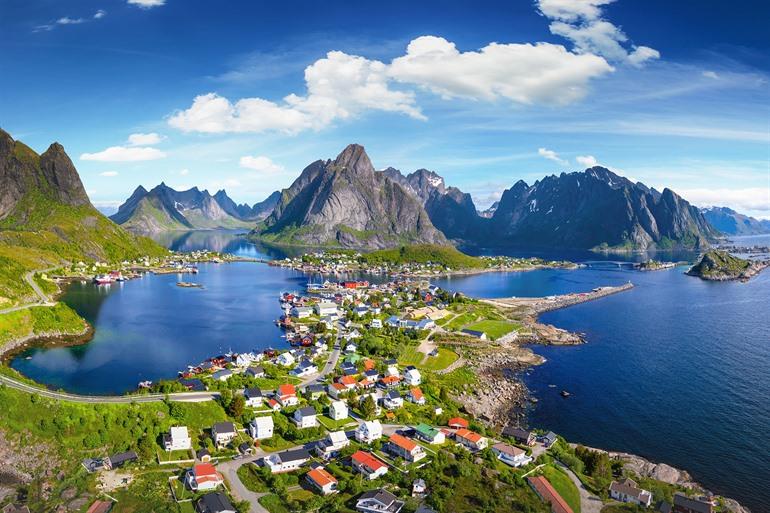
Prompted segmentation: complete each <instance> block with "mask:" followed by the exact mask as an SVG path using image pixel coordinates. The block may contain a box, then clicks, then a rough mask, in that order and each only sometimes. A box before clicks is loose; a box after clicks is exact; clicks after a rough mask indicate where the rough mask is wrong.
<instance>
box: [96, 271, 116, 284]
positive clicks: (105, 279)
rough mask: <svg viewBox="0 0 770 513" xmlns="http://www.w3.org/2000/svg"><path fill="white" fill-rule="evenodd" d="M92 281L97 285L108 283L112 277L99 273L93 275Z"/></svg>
mask: <svg viewBox="0 0 770 513" xmlns="http://www.w3.org/2000/svg"><path fill="white" fill-rule="evenodd" d="M94 283H96V284H97V285H109V284H110V283H112V278H111V277H110V276H109V275H107V274H100V275H98V276H94Z"/></svg>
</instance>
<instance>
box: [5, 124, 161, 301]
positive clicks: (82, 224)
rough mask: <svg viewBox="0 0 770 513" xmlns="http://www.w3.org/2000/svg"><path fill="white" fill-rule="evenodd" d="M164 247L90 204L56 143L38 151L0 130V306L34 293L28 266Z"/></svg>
mask: <svg viewBox="0 0 770 513" xmlns="http://www.w3.org/2000/svg"><path fill="white" fill-rule="evenodd" d="M166 253H167V251H166V250H165V249H163V248H162V247H160V246H158V245H157V244H155V243H154V242H152V241H150V240H149V239H146V238H144V237H137V236H135V235H132V234H130V233H128V232H127V231H125V230H124V229H122V228H121V227H119V226H117V225H116V224H115V223H113V222H112V221H110V220H109V219H107V218H106V217H105V216H104V215H102V214H101V213H100V212H99V211H98V210H97V209H96V208H94V207H93V205H91V202H90V200H89V199H88V195H87V194H86V191H85V189H84V188H83V183H82V182H81V181H80V176H79V175H78V172H77V170H76V169H75V166H74V165H73V164H72V161H71V160H70V158H69V157H68V156H67V154H66V153H65V151H64V148H63V147H62V145H61V144H58V143H53V144H51V146H50V147H49V148H48V149H47V150H46V151H45V152H44V153H42V154H40V155H38V154H37V153H36V152H35V151H34V150H32V149H31V148H29V147H28V146H26V145H25V144H24V143H22V142H20V141H15V140H14V139H13V138H12V137H11V136H10V135H9V134H8V133H6V132H4V131H3V130H0V308H2V307H3V306H5V305H7V304H13V303H16V302H23V301H24V300H28V299H30V298H31V297H34V294H33V291H32V289H31V288H30V287H28V286H27V283H26V282H25V281H24V280H22V275H23V274H24V273H26V272H29V271H31V270H33V269H43V268H47V267H55V266H61V265H64V264H65V263H66V262H77V261H80V260H83V261H121V260H125V259H134V258H138V257H140V256H145V255H149V256H158V255H163V254H166Z"/></svg>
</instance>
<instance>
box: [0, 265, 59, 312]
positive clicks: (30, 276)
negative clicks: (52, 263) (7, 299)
mask: <svg viewBox="0 0 770 513" xmlns="http://www.w3.org/2000/svg"><path fill="white" fill-rule="evenodd" d="M54 269H56V268H55V267H51V268H48V269H36V270H34V271H30V272H28V273H27V274H25V275H24V281H26V282H27V283H28V284H29V286H30V287H32V290H33V291H34V292H35V295H36V296H37V298H38V300H37V302H35V303H27V304H25V305H18V306H13V307H11V308H5V309H3V310H0V315H1V314H7V313H11V312H17V311H19V310H26V309H27V308H31V307H33V306H53V305H55V304H56V302H54V301H51V298H49V297H48V295H47V294H46V293H45V292H43V289H41V288H40V285H38V284H37V283H36V282H35V273H47V272H50V271H53V270H54Z"/></svg>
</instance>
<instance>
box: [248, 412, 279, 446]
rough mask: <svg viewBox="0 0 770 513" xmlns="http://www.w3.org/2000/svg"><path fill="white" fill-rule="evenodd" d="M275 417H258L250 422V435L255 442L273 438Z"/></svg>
mask: <svg viewBox="0 0 770 513" xmlns="http://www.w3.org/2000/svg"><path fill="white" fill-rule="evenodd" d="M273 428H274V424H273V417H271V416H266V417H257V418H255V419H253V420H252V421H251V422H249V435H251V438H253V439H254V440H265V439H266V438H271V437H272V436H273Z"/></svg>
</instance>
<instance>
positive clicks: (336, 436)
mask: <svg viewBox="0 0 770 513" xmlns="http://www.w3.org/2000/svg"><path fill="white" fill-rule="evenodd" d="M348 445H350V440H348V435H347V434H346V433H345V432H344V431H332V432H330V433H329V434H328V435H326V438H324V439H322V440H319V441H318V443H316V453H318V455H319V456H320V457H322V458H324V459H327V460H328V459H329V458H333V457H334V456H336V455H337V454H338V453H339V452H340V451H341V450H342V449H344V448H345V447H347V446H348Z"/></svg>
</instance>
